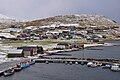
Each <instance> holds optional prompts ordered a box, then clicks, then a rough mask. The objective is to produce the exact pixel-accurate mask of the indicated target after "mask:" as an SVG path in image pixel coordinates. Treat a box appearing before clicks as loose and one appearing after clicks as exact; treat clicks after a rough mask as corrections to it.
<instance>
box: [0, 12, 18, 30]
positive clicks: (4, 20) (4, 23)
mask: <svg viewBox="0 0 120 80" xmlns="http://www.w3.org/2000/svg"><path fill="white" fill-rule="evenodd" d="M17 22H19V21H18V20H17V19H15V18H10V17H8V16H5V15H2V14H0V29H2V28H8V27H11V26H12V25H15V24H16V23H17Z"/></svg>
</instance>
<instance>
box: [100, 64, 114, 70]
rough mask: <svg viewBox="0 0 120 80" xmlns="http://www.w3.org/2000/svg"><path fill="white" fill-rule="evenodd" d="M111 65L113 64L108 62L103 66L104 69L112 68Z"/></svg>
mask: <svg viewBox="0 0 120 80" xmlns="http://www.w3.org/2000/svg"><path fill="white" fill-rule="evenodd" d="M111 66H112V65H110V64H106V65H104V66H102V68H103V69H110V68H111Z"/></svg>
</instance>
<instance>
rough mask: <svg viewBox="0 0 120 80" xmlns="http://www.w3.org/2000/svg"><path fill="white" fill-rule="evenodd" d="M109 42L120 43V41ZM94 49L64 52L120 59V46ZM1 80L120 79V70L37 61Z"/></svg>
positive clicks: (0, 78)
mask: <svg viewBox="0 0 120 80" xmlns="http://www.w3.org/2000/svg"><path fill="white" fill-rule="evenodd" d="M107 42H110V43H117V44H120V41H107ZM94 49H98V50H90V49H85V50H81V51H74V52H66V53H64V54H66V56H67V57H72V56H74V57H88V58H115V59H120V46H106V47H94ZM99 49H100V50H99ZM83 53H84V55H83ZM60 54H61V53H60ZM55 56H59V57H63V55H54V56H53V57H55ZM0 67H2V65H0ZM0 80H120V72H113V71H111V70H109V69H102V68H101V67H97V68H90V67H87V66H86V65H80V64H79V65H75V64H72V65H69V64H67V65H66V64H62V63H60V64H56V63H49V64H45V63H36V64H35V65H32V66H30V67H28V68H26V69H23V70H22V71H20V72H16V73H15V74H14V75H12V76H9V77H4V76H1V77H0Z"/></svg>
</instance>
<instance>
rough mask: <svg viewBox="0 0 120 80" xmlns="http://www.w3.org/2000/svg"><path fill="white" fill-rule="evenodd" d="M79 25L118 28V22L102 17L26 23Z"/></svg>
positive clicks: (66, 18) (66, 16) (57, 17)
mask: <svg viewBox="0 0 120 80" xmlns="http://www.w3.org/2000/svg"><path fill="white" fill-rule="evenodd" d="M61 23H63V24H79V25H80V26H118V25H117V23H116V21H114V20H111V19H108V18H106V17H105V16H102V15H87V14H82V15H60V16H55V17H50V18H46V19H40V20H34V21H28V22H24V23H22V24H24V26H25V27H26V26H43V25H51V24H61Z"/></svg>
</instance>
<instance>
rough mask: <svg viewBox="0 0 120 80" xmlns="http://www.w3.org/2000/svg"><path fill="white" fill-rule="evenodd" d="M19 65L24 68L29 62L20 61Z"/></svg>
mask: <svg viewBox="0 0 120 80" xmlns="http://www.w3.org/2000/svg"><path fill="white" fill-rule="evenodd" d="M20 65H21V68H22V69H24V68H27V67H29V66H30V63H29V62H22V63H20Z"/></svg>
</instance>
